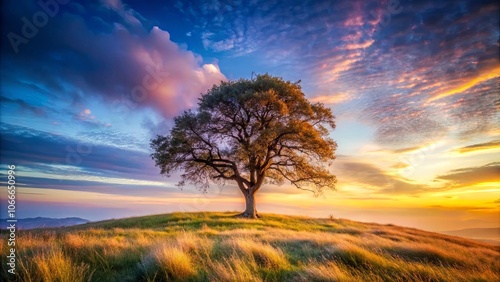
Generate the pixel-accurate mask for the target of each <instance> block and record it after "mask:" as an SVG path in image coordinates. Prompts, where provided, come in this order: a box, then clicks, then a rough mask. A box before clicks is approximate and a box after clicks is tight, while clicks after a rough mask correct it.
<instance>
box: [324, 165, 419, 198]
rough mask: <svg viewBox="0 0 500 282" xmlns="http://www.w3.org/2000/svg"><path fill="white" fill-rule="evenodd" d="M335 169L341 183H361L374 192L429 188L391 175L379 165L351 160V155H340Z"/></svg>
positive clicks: (404, 191)
mask: <svg viewBox="0 0 500 282" xmlns="http://www.w3.org/2000/svg"><path fill="white" fill-rule="evenodd" d="M334 171H335V174H336V175H337V178H338V181H339V184H342V183H344V184H349V185H353V184H356V183H357V184H361V185H366V186H368V187H369V188H371V189H372V190H373V193H374V194H381V195H393V194H408V195H411V194H418V193H422V192H425V191H427V190H428V187H427V186H425V185H421V184H413V183H410V182H408V181H407V180H406V179H403V178H399V177H397V176H394V175H391V174H389V173H387V172H385V171H383V170H382V169H380V168H378V167H377V166H375V165H373V164H370V163H365V162H360V161H354V160H351V159H350V158H349V157H339V158H337V160H336V162H335V164H334Z"/></svg>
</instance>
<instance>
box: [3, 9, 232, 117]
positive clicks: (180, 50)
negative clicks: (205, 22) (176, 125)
mask: <svg viewBox="0 0 500 282" xmlns="http://www.w3.org/2000/svg"><path fill="white" fill-rule="evenodd" d="M102 3H103V5H104V7H105V9H99V8H96V7H95V6H93V5H89V6H88V8H87V10H86V13H87V14H88V16H80V15H79V14H78V13H77V12H75V11H73V10H71V9H70V8H71V7H72V6H68V7H67V10H65V11H64V13H61V14H60V15H58V16H57V17H54V18H51V24H53V25H54V26H57V27H58V28H57V29H49V28H47V29H40V31H39V32H38V34H37V35H36V37H34V38H33V39H31V41H30V42H29V43H28V44H25V45H22V46H20V55H16V54H14V51H13V50H12V47H11V46H10V45H9V42H8V40H4V41H2V61H3V62H2V68H9V69H12V72H10V73H8V74H6V78H7V79H11V80H14V81H15V80H22V79H24V78H29V79H28V80H29V81H31V82H32V83H33V84H36V85H40V86H42V87H43V88H44V89H46V90H47V91H48V92H51V93H55V95H56V96H58V97H67V96H68V95H70V97H72V99H73V104H76V103H79V104H82V101H85V100H87V99H91V97H98V98H99V99H101V100H102V101H104V102H105V103H106V105H109V107H110V109H113V108H117V107H119V106H123V107H125V108H126V109H128V110H135V109H140V108H144V107H151V108H154V109H156V110H157V111H159V112H160V113H161V114H162V115H163V116H164V117H173V116H175V115H177V114H178V113H180V112H181V111H182V110H184V109H187V108H192V107H194V106H195V105H196V103H197V98H198V97H199V96H200V94H201V93H204V92H206V91H207V90H208V89H209V88H211V87H212V86H213V84H218V83H220V81H221V80H225V79H226V78H225V76H224V75H223V74H222V73H221V72H220V69H219V67H218V66H217V64H216V63H215V62H212V63H204V62H203V59H202V58H201V57H200V56H199V55H197V54H195V53H193V52H191V51H189V50H186V49H185V48H184V47H181V46H179V45H178V44H177V43H175V42H173V41H172V40H171V38H170V34H169V33H168V32H167V31H165V30H162V29H161V28H159V27H157V26H153V27H152V28H146V26H145V25H143V24H142V23H141V22H140V21H139V20H138V19H137V17H136V16H137V15H136V14H137V13H136V12H135V11H134V10H132V9H130V8H128V6H127V5H125V4H123V3H122V2H121V1H117V0H113V1H111V0H109V1H103V2H102ZM14 6H15V5H4V6H3V7H2V8H3V9H5V14H6V15H7V16H6V17H5V19H4V20H3V21H2V23H3V27H2V28H3V29H2V30H3V31H4V32H7V31H13V32H19V31H18V30H17V29H18V28H17V26H18V24H19V18H21V16H22V14H25V13H29V10H24V11H19V10H18V9H16V8H15V7H14ZM35 8H36V7H32V9H35ZM109 10H111V11H113V12H116V13H117V14H118V15H119V16H120V17H118V18H115V21H111V22H110V21H109V20H108V19H107V18H106V17H107V15H108V18H109V13H110V12H109ZM111 19H113V18H112V17H111ZM134 19H136V20H137V21H136V20H134ZM132 24H133V25H132ZM25 65H29V66H30V68H21V67H19V66H25ZM47 72H50V73H51V75H50V76H46V75H45V73H47ZM68 93H69V94H68ZM64 99H66V98H64Z"/></svg>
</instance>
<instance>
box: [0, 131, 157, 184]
mask: <svg viewBox="0 0 500 282" xmlns="http://www.w3.org/2000/svg"><path fill="white" fill-rule="evenodd" d="M0 128H1V129H2V132H5V133H2V135H1V143H2V148H1V163H2V164H15V165H16V166H23V167H27V168H31V169H33V170H35V171H41V172H44V173H49V174H51V175H54V177H56V178H57V176H58V175H63V176H64V175H68V174H72V173H74V174H79V175H89V176H102V177H114V178H129V179H137V180H145V181H146V180H147V181H160V180H161V179H162V177H161V176H160V175H159V172H158V170H157V169H156V167H155V166H154V162H153V160H151V158H150V157H149V152H143V151H137V150H131V149H124V148H120V147H117V146H111V145H101V144H96V143H92V142H89V141H88V140H86V139H83V138H82V139H80V140H77V139H74V138H69V137H64V136H60V135H55V134H51V133H47V132H43V131H38V130H33V129H29V128H26V127H20V126H13V125H8V124H5V123H0ZM91 135H92V137H93V136H94V134H91ZM106 137H108V136H106ZM121 137H122V138H124V137H123V135H121ZM92 140H93V139H92ZM125 141H126V142H130V140H125ZM122 142H123V141H122ZM71 169H72V170H73V172H72V171H71ZM35 175H36V174H35ZM52 181H54V180H52Z"/></svg>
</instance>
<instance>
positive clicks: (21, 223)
mask: <svg viewBox="0 0 500 282" xmlns="http://www.w3.org/2000/svg"><path fill="white" fill-rule="evenodd" d="M0 220H1V222H0V228H2V229H5V228H7V227H8V226H9V225H10V222H7V218H2V219H0ZM88 222H90V220H86V219H83V218H79V217H66V218H48V217H35V218H21V219H17V222H16V227H17V228H18V229H34V228H47V227H63V226H72V225H78V224H84V223H88Z"/></svg>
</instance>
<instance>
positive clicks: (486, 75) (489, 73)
mask: <svg viewBox="0 0 500 282" xmlns="http://www.w3.org/2000/svg"><path fill="white" fill-rule="evenodd" d="M499 76H500V66H496V67H495V68H493V69H489V70H486V71H484V72H483V73H481V74H479V75H478V76H476V77H474V78H472V79H471V80H469V81H467V82H465V83H462V84H460V85H458V86H456V87H454V88H452V89H449V90H446V91H444V92H442V93H438V94H437V95H435V96H433V97H431V98H430V99H429V100H428V102H432V101H435V100H438V99H442V98H445V97H448V96H452V95H455V94H459V93H462V92H464V91H466V90H468V89H470V88H472V87H474V86H476V85H478V84H481V83H483V82H485V81H488V80H490V79H493V78H496V77H499Z"/></svg>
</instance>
